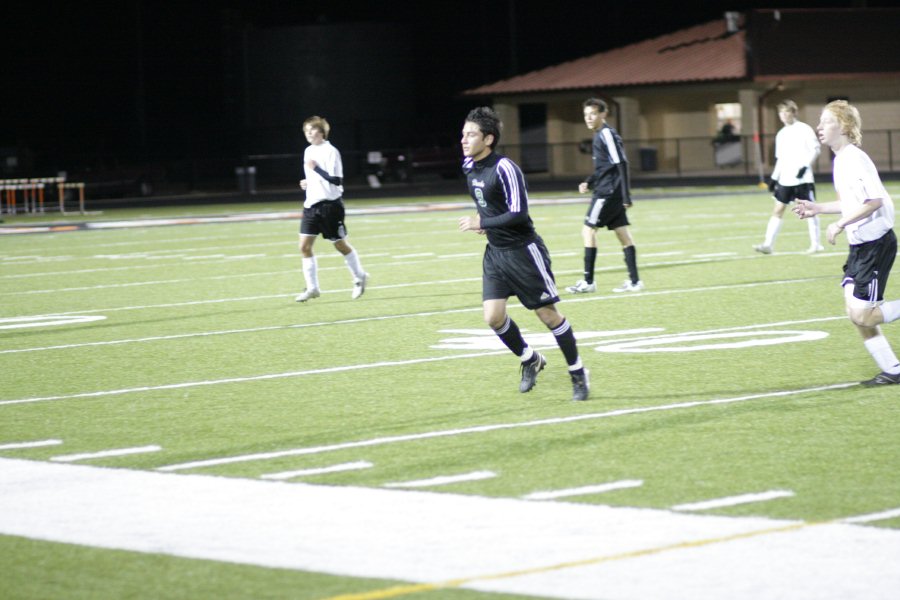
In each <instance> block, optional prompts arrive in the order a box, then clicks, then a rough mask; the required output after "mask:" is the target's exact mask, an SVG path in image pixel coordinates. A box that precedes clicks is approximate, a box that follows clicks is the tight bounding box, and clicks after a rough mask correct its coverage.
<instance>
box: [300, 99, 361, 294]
mask: <svg viewBox="0 0 900 600" xmlns="http://www.w3.org/2000/svg"><path fill="white" fill-rule="evenodd" d="M330 131H331V126H330V125H329V124H328V121H326V120H325V119H323V118H322V117H317V116H313V117H310V118H308V119H307V120H306V121H304V122H303V135H305V136H306V141H307V142H309V146H307V147H306V150H305V151H304V152H303V173H304V177H303V179H301V180H300V187H301V188H302V189H304V190H306V200H305V201H304V202H303V219H302V220H301V221H300V255H301V256H302V258H303V278H304V279H305V280H306V290H304V291H303V293H301V294H300V295H298V296H297V302H306V301H307V300H311V299H312V298H318V297H319V296H320V295H321V291H320V289H319V266H318V261H317V260H316V256H315V254H313V242H315V241H316V238H317V237H319V235H320V234H321V235H322V237H324V238H325V239H326V240H329V241H331V242H333V243H334V247H335V248H336V249H337V251H338V252H340V253H341V254H343V255H344V262H346V263H347V268H348V269H350V273H351V275H352V276H353V292H352V293H351V295H350V297H351V298H353V299H354V300H356V299H357V298H359V297H360V296H362V295H363V292H365V291H366V282H367V281H368V279H369V274H368V273H366V272H365V271H363V268H362V264H361V263H360V260H359V255H358V254H357V253H356V250H354V248H353V246H351V245H350V243H349V242H347V227H346V226H345V225H344V202H343V194H344V186H343V182H344V166H343V163H341V153H340V152H338V149H337V148H335V147H334V146H332V145H331V142H329V141H328V134H329V132H330Z"/></svg>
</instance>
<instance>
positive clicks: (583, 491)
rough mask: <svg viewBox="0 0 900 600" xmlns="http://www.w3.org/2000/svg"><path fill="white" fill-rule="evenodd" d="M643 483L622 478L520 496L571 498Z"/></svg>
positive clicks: (554, 498) (550, 498)
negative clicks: (620, 479)
mask: <svg viewBox="0 0 900 600" xmlns="http://www.w3.org/2000/svg"><path fill="white" fill-rule="evenodd" d="M642 485H644V482H643V480H641V479H623V480H622V481H612V482H610V483H600V484H597V485H585V486H582V487H577V488H569V489H567V490H554V491H550V492H532V493H530V494H525V495H524V496H522V499H523V500H556V499H557V498H571V497H573V496H587V495H590V494H605V493H606V492H613V491H615V490H624V489H629V488H636V487H641V486H642Z"/></svg>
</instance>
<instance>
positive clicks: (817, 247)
mask: <svg viewBox="0 0 900 600" xmlns="http://www.w3.org/2000/svg"><path fill="white" fill-rule="evenodd" d="M823 250H825V246H823V245H822V244H817V245H815V246H810V247H809V248H807V249H806V254H815V253H816V252H822V251H823Z"/></svg>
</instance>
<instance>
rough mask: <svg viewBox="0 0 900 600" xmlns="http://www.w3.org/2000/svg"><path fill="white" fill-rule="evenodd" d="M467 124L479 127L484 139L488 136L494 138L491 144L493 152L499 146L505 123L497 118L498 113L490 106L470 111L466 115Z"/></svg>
mask: <svg viewBox="0 0 900 600" xmlns="http://www.w3.org/2000/svg"><path fill="white" fill-rule="evenodd" d="M466 122H467V123H475V124H476V125H478V129H480V130H481V133H483V134H484V137H487V136H488V135H492V136H494V141H493V142H492V143H491V144H489V146H490V148H491V150H493V149H494V146H496V145H497V142H499V141H500V130H501V129H503V122H502V121H500V117H498V116H497V113H495V112H494V109H492V108H491V107H490V106H479V107H478V108H473V109H472V110H470V111H469V114H468V115H466Z"/></svg>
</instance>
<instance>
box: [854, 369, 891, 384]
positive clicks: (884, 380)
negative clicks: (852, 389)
mask: <svg viewBox="0 0 900 600" xmlns="http://www.w3.org/2000/svg"><path fill="white" fill-rule="evenodd" d="M860 383H861V384H862V385H864V386H866V387H872V386H875V385H890V384H893V383H900V373H897V374H892V373H885V372H884V371H882V372H881V373H879V374H878V375H876V376H875V377H873V378H872V379H867V380H865V381H860Z"/></svg>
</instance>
